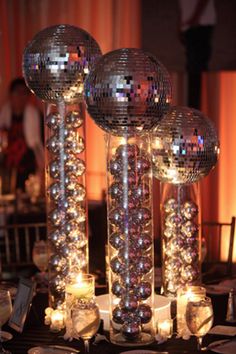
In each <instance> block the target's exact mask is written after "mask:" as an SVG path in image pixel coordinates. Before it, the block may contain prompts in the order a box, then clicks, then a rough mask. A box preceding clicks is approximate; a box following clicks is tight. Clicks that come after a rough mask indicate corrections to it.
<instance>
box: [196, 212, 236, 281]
mask: <svg viewBox="0 0 236 354" xmlns="http://www.w3.org/2000/svg"><path fill="white" fill-rule="evenodd" d="M235 224H236V218H235V217H234V216H233V217H232V218H231V222H229V223H226V222H222V223H221V222H215V221H212V222H210V221H205V222H203V223H202V238H204V239H205V241H206V248H207V256H206V259H205V260H204V264H203V266H204V267H205V268H206V270H207V272H206V274H205V276H206V275H209V281H210V275H212V276H213V273H215V274H214V275H216V278H219V279H221V278H227V277H228V278H230V277H232V275H233V247H234V237H235ZM224 235H225V236H228V247H227V248H226V249H225V255H226V257H224V258H225V260H222V258H221V257H222V246H223V244H222V243H223V237H224ZM222 270H223V272H222ZM213 281H215V279H212V282H213Z"/></svg>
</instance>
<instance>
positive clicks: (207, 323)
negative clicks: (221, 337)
mask: <svg viewBox="0 0 236 354" xmlns="http://www.w3.org/2000/svg"><path fill="white" fill-rule="evenodd" d="M185 316H186V323H187V326H188V329H189V330H190V332H191V333H192V334H193V335H194V336H195V337H196V338H197V344H198V345H197V349H198V350H206V348H204V347H202V340H203V337H204V336H205V335H206V334H207V333H208V331H209V330H210V329H211V327H212V325H213V320H214V315H213V308H212V303H211V299H210V298H209V297H205V298H204V299H201V300H199V301H189V302H188V303H187V307H186V315H185Z"/></svg>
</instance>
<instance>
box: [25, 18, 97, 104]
mask: <svg viewBox="0 0 236 354" xmlns="http://www.w3.org/2000/svg"><path fill="white" fill-rule="evenodd" d="M100 56H101V51H100V48H99V46H98V44H97V42H96V41H95V40H94V38H93V37H91V35H90V34H89V33H87V32H86V31H84V30H82V29H80V28H77V27H74V26H70V25H57V26H52V27H48V28H45V29H44V30H42V31H41V32H39V33H37V34H36V36H35V37H34V38H33V40H32V41H31V42H30V43H29V44H28V45H27V47H26V48H25V51H24V54H23V74H24V77H25V81H26V83H27V85H28V87H29V88H30V90H31V91H32V92H33V93H34V94H35V95H36V96H38V97H39V98H40V99H42V100H44V101H48V102H58V101H61V100H64V101H65V102H71V101H73V100H75V99H76V100H82V99H83V89H84V79H85V77H86V75H87V74H88V73H89V70H90V67H91V66H92V65H93V64H94V63H95V62H96V60H97V59H98V58H99V57H100Z"/></svg>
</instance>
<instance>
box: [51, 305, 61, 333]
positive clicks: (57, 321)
mask: <svg viewBox="0 0 236 354" xmlns="http://www.w3.org/2000/svg"><path fill="white" fill-rule="evenodd" d="M63 327H64V313H63V312H62V311H59V310H55V311H53V312H52V313H51V326H50V329H51V330H52V331H55V332H57V331H60V330H61V329H62V328H63Z"/></svg>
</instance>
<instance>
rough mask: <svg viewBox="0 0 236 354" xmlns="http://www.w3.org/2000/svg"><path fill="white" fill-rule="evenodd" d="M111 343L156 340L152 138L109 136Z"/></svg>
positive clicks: (137, 342) (134, 344)
mask: <svg viewBox="0 0 236 354" xmlns="http://www.w3.org/2000/svg"><path fill="white" fill-rule="evenodd" d="M107 167H108V199H107V200H108V253H109V293H110V319H111V322H110V323H111V326H110V339H111V341H112V342H113V343H115V344H119V345H125V346H136V345H145V344H149V343H151V342H152V341H153V340H154V325H153V324H154V323H153V322H154V315H153V294H154V272H153V220H152V168H151V151H150V137H149V135H148V134H143V135H140V136H135V137H128V136H127V137H119V136H112V135H107Z"/></svg>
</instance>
